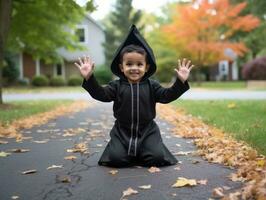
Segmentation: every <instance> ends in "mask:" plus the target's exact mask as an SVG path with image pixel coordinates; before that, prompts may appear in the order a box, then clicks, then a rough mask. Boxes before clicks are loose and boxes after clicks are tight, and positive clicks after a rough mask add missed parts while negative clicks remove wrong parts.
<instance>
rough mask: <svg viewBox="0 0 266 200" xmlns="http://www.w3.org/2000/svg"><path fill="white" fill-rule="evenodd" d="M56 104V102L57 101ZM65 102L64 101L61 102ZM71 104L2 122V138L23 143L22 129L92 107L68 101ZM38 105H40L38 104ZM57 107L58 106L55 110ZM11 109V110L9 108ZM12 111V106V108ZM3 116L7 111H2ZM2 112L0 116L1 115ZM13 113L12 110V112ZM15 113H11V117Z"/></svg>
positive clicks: (0, 131)
mask: <svg viewBox="0 0 266 200" xmlns="http://www.w3.org/2000/svg"><path fill="white" fill-rule="evenodd" d="M37 102H39V103H40V102H41V103H43V102H53V101H50V100H49V101H35V103H37ZM55 102H56V101H55ZM59 102H64V101H61V100H60V101H59ZM68 102H69V103H65V104H63V105H62V104H61V105H59V106H57V105H56V104H55V105H54V106H48V107H49V108H47V110H46V111H44V110H42V109H40V110H38V112H37V113H35V114H33V113H31V114H29V113H27V114H26V115H24V116H22V117H21V118H17V119H16V120H12V121H10V122H9V123H4V124H2V123H1V121H0V138H1V137H2V138H16V140H17V141H21V140H22V139H23V136H22V134H21V133H19V130H20V129H24V128H31V127H33V126H35V125H41V124H45V123H47V122H48V121H49V120H51V119H54V118H56V117H59V116H62V115H65V114H66V113H72V112H78V111H80V110H83V109H84V108H86V107H88V106H90V104H89V103H88V102H87V101H74V102H72V101H68ZM22 103H23V102H22ZM37 104H38V103H37ZM55 106H57V107H56V108H55ZM7 109H9V108H7ZM11 109H12V106H11ZM1 112H2V114H3V113H4V112H5V111H2V110H1ZM1 112H0V115H1ZM11 112H12V110H11ZM12 115H14V116H15V113H13V112H12V113H11V116H12Z"/></svg>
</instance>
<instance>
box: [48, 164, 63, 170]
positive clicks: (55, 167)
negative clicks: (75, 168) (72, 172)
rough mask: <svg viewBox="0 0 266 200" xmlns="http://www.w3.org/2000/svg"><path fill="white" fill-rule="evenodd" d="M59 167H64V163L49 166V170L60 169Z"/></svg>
mask: <svg viewBox="0 0 266 200" xmlns="http://www.w3.org/2000/svg"><path fill="white" fill-rule="evenodd" d="M58 168H63V165H52V166H50V167H47V170H50V169H58Z"/></svg>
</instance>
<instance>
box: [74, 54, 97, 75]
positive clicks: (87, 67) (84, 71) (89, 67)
mask: <svg viewBox="0 0 266 200" xmlns="http://www.w3.org/2000/svg"><path fill="white" fill-rule="evenodd" d="M74 64H75V65H76V66H77V67H78V69H79V71H80V74H81V76H82V77H83V78H85V79H86V80H88V79H89V78H90V76H91V75H92V72H93V69H94V62H92V60H91V59H90V57H89V56H84V58H83V60H82V59H81V58H79V64H78V63H74Z"/></svg>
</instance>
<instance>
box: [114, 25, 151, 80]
mask: <svg viewBox="0 0 266 200" xmlns="http://www.w3.org/2000/svg"><path fill="white" fill-rule="evenodd" d="M130 44H134V45H138V46H141V47H143V48H144V49H145V51H146V53H147V63H148V64H149V65H150V67H149V69H148V71H147V72H146V74H145V76H144V79H145V78H148V77H150V76H151V75H153V74H154V73H155V71H156V62H155V57H154V54H153V51H152V49H151V47H150V46H149V45H148V43H147V42H146V41H145V39H144V38H143V37H142V36H141V34H140V33H139V31H138V29H137V28H136V26H135V25H134V24H133V25H131V27H130V30H129V33H128V35H127V37H126V38H125V40H124V42H122V44H121V45H120V46H119V47H118V49H117V51H116V53H115V55H114V59H113V61H112V63H111V70H112V72H113V74H115V75H116V76H118V77H120V78H125V76H124V74H123V72H121V70H120V68H119V64H120V52H121V50H122V49H123V48H124V47H125V46H128V45H130Z"/></svg>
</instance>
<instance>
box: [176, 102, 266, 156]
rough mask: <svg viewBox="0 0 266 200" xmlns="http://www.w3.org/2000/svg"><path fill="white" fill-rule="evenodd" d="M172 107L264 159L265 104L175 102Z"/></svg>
mask: <svg viewBox="0 0 266 200" xmlns="http://www.w3.org/2000/svg"><path fill="white" fill-rule="evenodd" d="M174 105H175V106H176V107H178V108H182V109H184V110H185V111H186V112H187V113H190V114H192V115H193V116H196V117H200V118H201V119H202V120H203V121H204V122H206V123H207V124H211V125H214V126H216V127H217V128H220V129H222V130H224V131H225V132H227V133H228V134H230V135H232V136H233V137H235V138H236V139H237V140H243V141H245V142H247V143H248V144H250V145H251V146H252V147H254V148H256V149H257V150H258V151H259V152H260V153H262V154H264V155H266V145H265V144H266V101H263V100H262V101H260V100H254V101H242V100H238V101H231V100H230V101H229V100H227V101H224V100H221V101H193V100H178V101H175V102H174Z"/></svg>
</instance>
